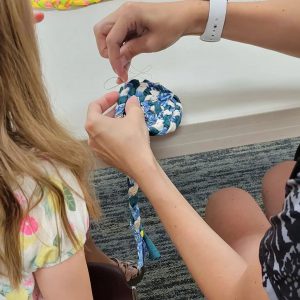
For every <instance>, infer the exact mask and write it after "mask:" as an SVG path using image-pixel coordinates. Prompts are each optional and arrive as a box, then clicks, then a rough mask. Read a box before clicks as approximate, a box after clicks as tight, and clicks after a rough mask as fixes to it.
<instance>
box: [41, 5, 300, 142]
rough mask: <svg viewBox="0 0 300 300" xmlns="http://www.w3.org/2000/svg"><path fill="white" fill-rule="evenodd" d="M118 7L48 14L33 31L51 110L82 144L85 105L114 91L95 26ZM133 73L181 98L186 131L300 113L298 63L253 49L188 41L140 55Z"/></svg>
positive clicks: (135, 61)
mask: <svg viewBox="0 0 300 300" xmlns="http://www.w3.org/2000/svg"><path fill="white" fill-rule="evenodd" d="M122 3H123V1H120V0H113V1H106V2H103V3H100V4H97V5H94V6H90V7H87V8H83V9H78V10H71V11H66V12H58V11H49V12H47V13H46V18H45V21H44V23H43V24H40V25H38V36H39V40H40V48H41V53H42V61H43V68H44V74H45V78H46V82H47V86H48V89H49V93H50V95H51V99H52V101H53V107H54V109H55V111H56V113H57V115H58V116H59V118H60V120H62V122H63V123H64V124H65V125H66V126H67V127H68V128H69V129H70V130H71V131H72V132H73V133H75V134H76V136H78V137H80V138H85V137H86V133H85V131H84V122H85V116H86V110H87V105H88V103H89V102H90V101H91V100H93V99H96V98H98V97H100V96H101V95H103V94H104V93H106V92H107V91H110V90H111V89H109V90H108V88H109V87H111V86H113V85H114V81H113V80H111V81H109V82H106V81H107V80H108V79H109V78H111V77H113V76H115V75H114V73H113V72H112V70H111V67H110V65H109V63H108V61H107V60H105V59H103V58H101V57H100V56H99V54H98V50H97V47H96V43H95V40H94V35H93V25H94V24H95V23H96V22H97V21H98V20H100V19H102V18H103V17H104V16H106V15H107V14H108V13H110V12H112V11H113V10H115V9H116V8H117V7H118V6H119V5H121V4H122ZM162 26H163V24H162ZM274 34H276V28H274ZM133 66H134V68H135V70H132V71H133V73H137V71H136V70H140V71H141V70H144V69H148V67H149V68H151V70H150V71H148V73H147V74H146V75H144V76H139V77H138V78H139V79H143V78H147V79H149V80H152V81H156V82H160V83H162V84H163V85H165V86H166V87H168V88H169V89H171V90H173V91H174V92H175V93H176V94H177V95H178V96H179V97H180V98H181V100H182V102H183V106H184V111H185V114H184V119H183V125H186V124H194V123H201V122H207V121H211V120H218V119H226V118H230V117H234V116H243V115H251V114H257V113H261V112H268V111H273V110H281V109H284V108H290V107H299V106H300V60H299V59H297V58H293V57H288V56H285V55H282V54H278V53H275V52H272V51H267V50H264V49H259V48H257V47H252V46H248V45H242V44H239V43H233V42H229V41H221V42H219V43H214V44H209V43H204V42H201V41H200V40H199V38H197V37H185V38H183V39H181V40H180V41H179V42H178V43H176V44H175V45H173V46H172V47H171V48H169V49H167V50H165V51H163V52H160V53H155V54H147V55H140V56H139V57H137V58H136V59H135V60H134V61H133ZM116 89H117V88H115V90H116ZM274 121H275V120H274Z"/></svg>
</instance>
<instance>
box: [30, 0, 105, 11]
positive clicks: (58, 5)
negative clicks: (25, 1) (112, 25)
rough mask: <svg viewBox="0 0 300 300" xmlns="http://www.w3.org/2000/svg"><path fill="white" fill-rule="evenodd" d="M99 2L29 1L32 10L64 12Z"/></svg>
mask: <svg viewBox="0 0 300 300" xmlns="http://www.w3.org/2000/svg"><path fill="white" fill-rule="evenodd" d="M99 2H101V0H31V3H32V6H33V8H38V9H59V10H65V9H68V8H71V7H76V6H88V5H90V4H95V3H99Z"/></svg>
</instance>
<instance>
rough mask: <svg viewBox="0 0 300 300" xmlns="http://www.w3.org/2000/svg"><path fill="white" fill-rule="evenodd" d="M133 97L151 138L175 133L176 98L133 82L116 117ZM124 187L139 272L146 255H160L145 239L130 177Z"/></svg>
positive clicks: (123, 93) (124, 91)
mask: <svg viewBox="0 0 300 300" xmlns="http://www.w3.org/2000/svg"><path fill="white" fill-rule="evenodd" d="M134 95H135V96H137V97H138V99H139V101H140V104H141V107H142V109H143V111H144V116H145V121H146V124H147V128H148V130H149V134H150V135H152V136H153V135H166V134H168V133H170V132H173V131H175V130H176V129H177V127H178V126H179V124H180V122H181V118H182V105H181V103H180V101H179V99H178V97H177V96H175V95H174V94H173V93H172V92H171V91H169V90H168V89H166V88H165V87H163V86H162V85H160V84H158V83H152V82H150V81H148V80H144V81H143V82H139V81H138V80H135V79H134V80H131V81H130V82H128V83H126V84H125V85H123V86H122V87H121V89H120V98H119V100H118V105H117V107H116V113H115V117H117V118H122V117H124V115H125V106H126V102H127V100H128V99H129V98H130V97H131V96H134ZM127 184H128V198H129V209H130V213H131V218H130V227H131V229H132V231H133V234H134V238H135V240H136V243H137V252H138V268H139V269H142V268H143V266H144V262H145V257H146V255H147V253H148V254H149V258H150V259H152V260H154V259H158V258H159V257H160V253H159V251H158V250H157V248H156V247H155V245H154V244H153V243H152V241H151V240H150V239H149V237H148V236H147V235H146V233H145V231H144V228H143V225H142V223H141V213H140V209H139V206H138V202H139V198H138V190H139V186H138V184H137V183H136V182H135V181H134V180H133V179H132V178H129V177H128V178H127Z"/></svg>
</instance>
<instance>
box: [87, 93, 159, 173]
mask: <svg viewBox="0 0 300 300" xmlns="http://www.w3.org/2000/svg"><path fill="white" fill-rule="evenodd" d="M118 98H119V94H118V93H117V92H111V93H108V94H106V95H105V96H103V97H102V98H100V99H99V100H97V101H95V102H92V103H91V104H90V105H89V108H88V114H87V120H86V125H85V128H86V131H87V133H88V134H89V146H90V147H91V148H92V150H94V151H95V153H96V154H97V156H99V157H100V158H101V159H102V160H103V161H104V162H106V163H107V164H108V165H110V166H113V167H116V168H117V169H119V170H121V171H122V172H123V173H125V174H127V175H129V176H131V177H132V178H136V177H138V174H139V172H143V170H145V168H146V167H149V165H151V164H153V163H155V159H154V156H153V153H152V151H151V148H150V139H149V132H148V129H147V127H146V124H145V119H144V113H143V111H142V109H141V107H140V104H139V101H138V100H137V98H136V97H134V96H133V97H131V98H130V99H129V100H128V102H127V104H126V109H125V111H126V116H125V117H124V118H114V117H113V116H114V109H113V110H111V109H112V107H113V106H114V104H115V103H116V102H117V100H118ZM107 112H108V113H107Z"/></svg>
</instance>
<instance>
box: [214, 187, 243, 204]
mask: <svg viewBox="0 0 300 300" xmlns="http://www.w3.org/2000/svg"><path fill="white" fill-rule="evenodd" d="M241 193H245V191H244V190H242V189H239V188H236V187H227V188H223V189H220V190H218V191H216V192H214V193H212V194H211V195H210V196H209V197H208V204H210V205H213V204H215V203H218V202H220V201H222V202H223V201H228V200H230V199H232V198H233V197H235V196H236V195H237V194H241Z"/></svg>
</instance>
